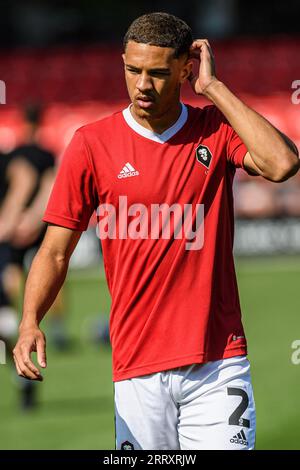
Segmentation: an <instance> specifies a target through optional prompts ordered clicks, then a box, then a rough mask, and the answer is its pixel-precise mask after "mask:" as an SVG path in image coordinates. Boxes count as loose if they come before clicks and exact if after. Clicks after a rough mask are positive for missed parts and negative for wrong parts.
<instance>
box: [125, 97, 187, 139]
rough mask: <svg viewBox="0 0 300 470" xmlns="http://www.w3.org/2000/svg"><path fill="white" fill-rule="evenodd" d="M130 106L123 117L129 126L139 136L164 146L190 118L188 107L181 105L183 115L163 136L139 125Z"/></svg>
mask: <svg viewBox="0 0 300 470" xmlns="http://www.w3.org/2000/svg"><path fill="white" fill-rule="evenodd" d="M131 106H132V105H131V104H130V105H129V106H128V108H126V109H124V110H123V116H124V119H125V121H126V122H127V124H128V126H129V127H131V129H133V130H134V131H135V132H137V134H140V135H142V136H143V137H146V138H147V139H150V140H154V142H158V143H159V144H164V143H165V142H167V141H168V140H169V139H170V138H171V137H173V135H175V134H176V133H177V132H178V131H179V130H180V129H181V128H182V127H183V126H184V124H185V123H186V121H187V118H188V110H187V107H186V106H185V105H184V104H183V103H181V113H180V116H179V118H178V119H177V121H176V122H175V124H173V126H171V127H169V129H166V130H165V131H164V132H163V133H162V134H157V133H156V132H153V131H151V130H150V129H146V127H144V126H142V125H141V124H139V123H138V122H137V121H136V120H135V119H134V117H133V116H132V114H131V112H130V107H131Z"/></svg>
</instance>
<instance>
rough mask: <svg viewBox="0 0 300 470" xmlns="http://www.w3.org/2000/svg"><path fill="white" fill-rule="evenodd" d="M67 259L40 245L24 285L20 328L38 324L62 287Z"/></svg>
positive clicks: (66, 268)
mask: <svg viewBox="0 0 300 470" xmlns="http://www.w3.org/2000/svg"><path fill="white" fill-rule="evenodd" d="M68 264H69V260H68V259H66V258H65V257H63V256H61V255H58V254H56V255H55V254H53V253H52V252H51V251H50V250H49V249H48V248H47V247H43V246H42V247H41V248H40V250H39V251H38V253H37V255H36V257H35V258H34V260H33V263H32V266H31V269H30V272H29V275H28V279H27V282H26V286H25V295H24V306H23V317H22V321H21V324H20V329H22V328H26V327H28V326H32V325H39V323H40V321H41V320H42V318H43V317H44V315H45V314H46V313H47V311H48V310H49V309H50V307H51V305H52V304H53V302H54V300H55V298H56V296H57V294H58V292H59V291H60V288H61V287H62V285H63V283H64V280H65V277H66V274H67V270H68Z"/></svg>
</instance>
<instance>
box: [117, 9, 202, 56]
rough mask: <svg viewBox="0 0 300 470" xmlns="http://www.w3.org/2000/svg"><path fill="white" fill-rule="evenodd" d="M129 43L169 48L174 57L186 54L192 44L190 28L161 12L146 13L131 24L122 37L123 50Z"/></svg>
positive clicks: (181, 21) (177, 19) (174, 17)
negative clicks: (172, 51)
mask: <svg viewBox="0 0 300 470" xmlns="http://www.w3.org/2000/svg"><path fill="white" fill-rule="evenodd" d="M129 41H135V42H139V43H143V44H150V45H151V46H159V47H171V48H173V49H174V57H175V58H178V57H179V56H181V55H183V54H188V53H189V50H190V46H191V44H192V42H193V35H192V30H191V28H190V27H189V26H188V25H187V24H186V23H185V22H184V21H183V20H181V19H180V18H177V17H176V16H174V15H171V14H169V13H163V12H155V13H147V14H146V15H142V16H140V17H139V18H137V19H136V20H134V21H133V23H131V25H130V26H129V28H128V31H127V33H126V34H125V36H124V41H123V45H124V49H126V46H127V44H128V42H129Z"/></svg>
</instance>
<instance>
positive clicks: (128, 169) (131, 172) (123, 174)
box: [118, 162, 140, 179]
mask: <svg viewBox="0 0 300 470" xmlns="http://www.w3.org/2000/svg"><path fill="white" fill-rule="evenodd" d="M139 174H140V173H139V172H138V171H137V170H135V169H134V168H133V166H132V165H130V163H129V162H127V163H126V164H125V165H124V166H123V168H122V170H121V171H120V173H119V174H118V178H120V179H121V178H129V177H130V176H138V175H139Z"/></svg>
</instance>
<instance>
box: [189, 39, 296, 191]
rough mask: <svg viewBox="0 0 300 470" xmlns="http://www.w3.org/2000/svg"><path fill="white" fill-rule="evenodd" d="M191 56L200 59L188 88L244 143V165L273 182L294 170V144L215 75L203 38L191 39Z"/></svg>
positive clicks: (206, 42)
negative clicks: (218, 113) (208, 103)
mask: <svg viewBox="0 0 300 470" xmlns="http://www.w3.org/2000/svg"><path fill="white" fill-rule="evenodd" d="M191 57H192V58H197V59H199V60H200V65H199V74H198V75H197V76H191V77H190V83H191V85H192V88H193V89H194V91H195V93H197V94H202V95H204V96H206V97H207V98H208V99H209V100H210V101H212V103H213V104H214V105H215V106H217V108H218V109H219V110H220V111H221V112H222V113H223V114H224V116H225V117H226V119H227V120H228V122H229V124H230V125H231V126H232V128H233V129H234V130H235V131H236V133H237V134H238V135H239V137H240V138H241V140H242V141H243V142H244V144H245V145H246V147H247V149H248V152H247V153H246V155H245V158H244V167H245V169H246V170H247V171H248V172H249V173H250V174H254V175H261V176H263V177H264V178H266V179H268V180H271V181H275V182H281V181H285V180H287V179H288V178H290V177H291V176H293V175H294V174H296V173H297V171H298V169H299V166H300V164H299V156H298V155H299V154H298V150H297V147H296V145H295V144H294V143H293V142H292V141H291V140H290V139H289V138H288V137H287V136H285V135H284V134H283V133H282V132H280V131H279V130H278V129H276V128H275V127H274V126H273V125H272V124H271V123H270V122H269V121H268V120H267V119H265V118H264V117H263V116H261V115H260V114H259V113H257V112H256V111H254V110H253V109H251V108H250V107H249V106H247V105H246V104H245V103H243V102H242V101H241V100H240V99H239V98H238V97H237V96H235V95H234V94H233V93H232V92H231V91H230V90H229V89H228V88H227V87H226V85H225V84H224V83H222V82H221V81H219V80H218V79H217V78H216V76H215V65H214V57H213V54H212V50H211V47H210V45H209V43H208V41H207V40H206V39H198V40H196V41H194V43H193V45H192V48H191Z"/></svg>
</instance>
